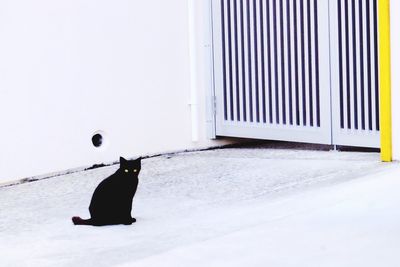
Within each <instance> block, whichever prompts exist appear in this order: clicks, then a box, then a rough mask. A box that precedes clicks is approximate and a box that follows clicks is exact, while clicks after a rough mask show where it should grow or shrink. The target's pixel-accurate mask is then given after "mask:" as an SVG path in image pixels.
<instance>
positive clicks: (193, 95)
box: [188, 0, 199, 142]
mask: <svg viewBox="0 0 400 267" xmlns="http://www.w3.org/2000/svg"><path fill="white" fill-rule="evenodd" d="M195 2H196V0H188V13H189V53H190V55H189V56H190V103H189V105H190V111H191V121H192V141H193V142H197V141H199V117H198V104H197V46H196V45H197V42H196V41H197V40H196V7H195V5H196V3H195Z"/></svg>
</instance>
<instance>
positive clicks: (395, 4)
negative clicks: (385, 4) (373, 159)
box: [390, 0, 400, 160]
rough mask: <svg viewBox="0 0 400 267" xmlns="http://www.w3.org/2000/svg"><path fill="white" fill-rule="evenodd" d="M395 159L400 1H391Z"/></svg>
mask: <svg viewBox="0 0 400 267" xmlns="http://www.w3.org/2000/svg"><path fill="white" fill-rule="evenodd" d="M390 5H391V6H390V13H391V14H390V19H391V22H390V26H391V53H392V58H391V60H392V121H393V133H392V134H393V158H394V159H395V160H400V1H398V0H391V1H390Z"/></svg>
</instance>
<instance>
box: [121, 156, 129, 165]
mask: <svg viewBox="0 0 400 267" xmlns="http://www.w3.org/2000/svg"><path fill="white" fill-rule="evenodd" d="M127 162H128V161H127V160H126V159H124V158H123V157H119V165H124V164H126V163H127Z"/></svg>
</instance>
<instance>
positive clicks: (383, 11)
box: [378, 0, 398, 162]
mask: <svg viewBox="0 0 400 267" xmlns="http://www.w3.org/2000/svg"><path fill="white" fill-rule="evenodd" d="M396 1H398V0H396ZM378 3H379V8H378V9H379V81H380V82H379V89H380V90H379V91H380V106H381V110H380V122H381V127H380V129H381V130H380V131H381V160H382V161H384V162H390V161H392V110H391V109H392V108H391V104H392V103H391V101H392V100H391V76H390V75H391V73H390V72H391V67H390V0H378Z"/></svg>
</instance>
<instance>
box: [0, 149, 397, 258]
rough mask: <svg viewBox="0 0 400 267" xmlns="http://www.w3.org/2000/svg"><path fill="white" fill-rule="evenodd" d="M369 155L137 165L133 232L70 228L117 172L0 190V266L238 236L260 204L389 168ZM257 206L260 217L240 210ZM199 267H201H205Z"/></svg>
mask: <svg viewBox="0 0 400 267" xmlns="http://www.w3.org/2000/svg"><path fill="white" fill-rule="evenodd" d="M392 167H393V166H392V165H387V164H382V163H380V161H379V154H378V153H360V152H335V151H315V150H307V149H305V148H302V147H299V148H296V147H289V148H288V147H281V148H270V147H269V146H268V145H264V146H261V147H244V148H229V149H218V150H212V151H203V152H189V153H180V154H174V155H166V156H159V157H155V158H150V159H145V160H144V161H143V162H142V172H141V173H140V184H139V188H138V192H137V195H136V197H135V199H134V204H133V216H134V217H135V218H136V219H137V223H135V224H133V225H132V226H111V227H101V228H95V227H85V226H73V225H72V223H71V221H70V218H71V216H73V215H80V216H81V217H88V216H89V213H88V210H87V207H88V205H89V202H90V198H91V195H92V192H93V190H94V189H95V187H96V186H97V184H98V183H99V182H100V181H101V180H102V179H104V178H105V177H107V176H108V175H110V174H111V173H113V172H114V171H115V170H116V168H117V166H111V167H104V168H100V169H95V170H89V171H84V172H79V173H74V174H69V175H64V176H60V177H55V178H51V179H46V180H41V181H37V182H32V183H26V184H21V185H15V186H10V187H2V188H0V251H1V255H2V256H1V263H0V266H114V265H119V264H124V263H129V262H134V261H137V260H143V259H145V258H149V257H152V256H156V255H157V254H160V253H164V252H167V251H169V250H172V249H175V248H179V247H185V246H189V245H192V244H196V243H198V242H202V241H205V240H210V239H215V238H218V237H221V236H224V235H227V234H230V233H233V232H235V231H239V230H243V229H247V228H249V227H251V226H254V225H257V224H258V223H259V222H260V221H263V220H265V219H266V218H267V217H268V216H269V215H268V214H264V213H263V212H262V210H263V209H262V207H263V206H262V205H265V204H266V203H269V202H273V201H277V200H279V199H285V197H289V198H290V196H291V195H294V194H298V193H299V192H304V191H309V190H317V189H318V188H325V187H329V186H333V185H337V184H341V183H347V182H349V181H350V180H354V179H361V178H362V177H364V176H365V175H367V174H373V173H378V172H381V171H384V170H385V169H388V168H392ZM254 207H259V209H258V210H259V211H260V212H259V213H256V214H251V215H249V214H248V212H246V211H248V210H251V209H252V208H254ZM204 266H205V265H204Z"/></svg>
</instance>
